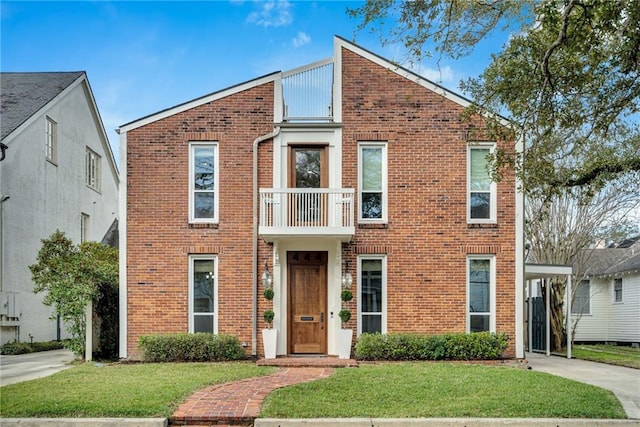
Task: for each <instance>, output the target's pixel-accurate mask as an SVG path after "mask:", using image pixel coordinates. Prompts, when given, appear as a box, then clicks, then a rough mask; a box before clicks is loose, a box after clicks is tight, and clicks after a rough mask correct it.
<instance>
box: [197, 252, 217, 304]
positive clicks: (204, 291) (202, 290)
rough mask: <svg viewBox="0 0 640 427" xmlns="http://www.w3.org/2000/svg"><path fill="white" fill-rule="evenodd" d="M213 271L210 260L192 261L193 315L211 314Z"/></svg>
mask: <svg viewBox="0 0 640 427" xmlns="http://www.w3.org/2000/svg"><path fill="white" fill-rule="evenodd" d="M213 270H214V261H213V260H211V259H206V260H205V259H202V260H194V261H193V311H194V313H213V298H214V294H213V292H214V286H213V283H214V282H213V281H214V277H213Z"/></svg>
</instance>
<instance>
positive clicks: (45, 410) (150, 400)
mask: <svg viewBox="0 0 640 427" xmlns="http://www.w3.org/2000/svg"><path fill="white" fill-rule="evenodd" d="M271 372H273V368H265V367H258V366H256V365H255V364H253V363H183V364H179V363H164V364H159V363H158V364H156V363H149V364H146V363H145V364H104V365H103V364H97V363H84V364H81V365H79V366H76V367H74V368H72V369H67V370H65V371H62V372H58V373H57V374H54V375H52V376H50V377H46V378H41V379H38V380H34V381H27V382H23V383H17V384H11V385H8V386H5V387H2V388H0V403H1V404H0V416H1V417H5V418H14V417H15V418H18V417H39V418H42V417H53V418H59V417H86V418H90V417H136V418H149V417H168V416H169V415H171V413H172V412H173V411H174V410H175V409H176V408H177V406H178V405H179V404H180V403H181V402H183V401H184V399H185V398H186V397H187V396H189V395H190V394H191V393H193V392H194V391H196V390H198V389H201V388H204V387H206V386H208V385H212V384H219V383H224V382H228V381H233V380H238V379H243V378H248V377H256V376H260V375H266V374H268V373H271Z"/></svg>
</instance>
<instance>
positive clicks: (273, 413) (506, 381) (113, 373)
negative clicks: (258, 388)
mask: <svg viewBox="0 0 640 427" xmlns="http://www.w3.org/2000/svg"><path fill="white" fill-rule="evenodd" d="M271 372H273V368H266V367H258V366H256V365H254V364H252V363H245V362H242V363H182V364H180V363H165V364H112V365H109V364H105V365H101V364H95V363H84V364H81V365H78V366H76V367H74V368H71V369H67V370H65V371H62V372H59V373H57V374H54V375H52V376H50V377H46V378H42V379H38V380H33V381H28V382H24V383H18V384H12V385H8V386H5V387H2V388H1V389H0V416H1V417H168V416H170V414H171V413H172V412H173V411H174V410H175V408H176V407H177V406H178V405H179V404H180V403H181V402H183V401H184V399H185V398H186V397H187V396H188V395H190V394H191V393H193V392H194V391H195V390H198V389H200V388H204V387H206V386H207V385H210V384H216V383H223V382H227V381H232V380H236V379H242V378H247V377H251V376H259V375H265V374H268V373H271ZM261 416H262V417H282V418H297V417H307V418H309V417H403V418H410V417H536V418H537V417H565V418H624V417H625V413H624V410H623V409H622V406H621V405H620V403H619V402H618V400H617V399H616V398H615V397H614V396H613V394H612V393H610V392H608V391H605V390H602V389H599V388H597V387H593V386H589V385H586V384H581V383H577V382H573V381H570V380H567V379H563V378H560V377H555V376H552V375H547V374H544V373H541V372H534V371H528V370H524V369H519V368H508V367H497V366H477V365H467V364H461V363H429V362H427V363H417V362H416V363H381V364H365V365H362V366H361V367H360V368H343V369H336V370H335V371H334V374H333V375H332V376H331V377H330V378H328V379H325V380H320V381H315V382H311V383H305V384H299V385H297V386H291V387H286V388H283V389H278V390H276V391H274V392H272V393H271V394H270V395H269V396H268V397H267V399H266V400H265V402H264V405H263V411H262V414H261Z"/></svg>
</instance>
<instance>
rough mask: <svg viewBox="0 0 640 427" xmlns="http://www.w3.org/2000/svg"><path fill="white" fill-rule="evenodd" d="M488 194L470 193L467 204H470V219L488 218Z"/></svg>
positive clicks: (489, 198) (489, 197)
mask: <svg viewBox="0 0 640 427" xmlns="http://www.w3.org/2000/svg"><path fill="white" fill-rule="evenodd" d="M490 200H491V195H490V194H489V193H471V197H470V200H469V203H470V204H471V218H489V215H490V209H489V208H490Z"/></svg>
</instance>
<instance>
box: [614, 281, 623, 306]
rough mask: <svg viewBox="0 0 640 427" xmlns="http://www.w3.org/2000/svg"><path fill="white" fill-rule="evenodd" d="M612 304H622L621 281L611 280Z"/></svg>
mask: <svg viewBox="0 0 640 427" xmlns="http://www.w3.org/2000/svg"><path fill="white" fill-rule="evenodd" d="M613 302H622V279H621V278H617V279H613Z"/></svg>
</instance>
